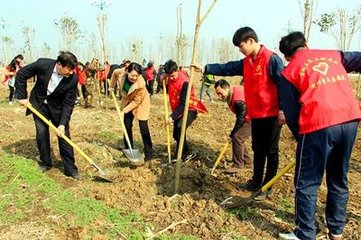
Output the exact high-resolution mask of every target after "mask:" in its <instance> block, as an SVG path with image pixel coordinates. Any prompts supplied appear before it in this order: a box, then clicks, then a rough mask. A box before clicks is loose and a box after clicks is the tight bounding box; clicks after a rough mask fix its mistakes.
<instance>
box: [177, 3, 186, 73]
mask: <svg viewBox="0 0 361 240" xmlns="http://www.w3.org/2000/svg"><path fill="white" fill-rule="evenodd" d="M182 18H183V13H182V3H180V4H179V6H178V7H177V37H176V44H177V62H178V65H179V66H182V65H183V62H184V54H185V48H186V47H187V42H188V39H187V38H186V36H185V35H184V33H183V19H182Z"/></svg>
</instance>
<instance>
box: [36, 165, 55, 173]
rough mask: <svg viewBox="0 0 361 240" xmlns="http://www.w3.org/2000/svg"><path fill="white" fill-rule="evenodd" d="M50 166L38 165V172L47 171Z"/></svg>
mask: <svg viewBox="0 0 361 240" xmlns="http://www.w3.org/2000/svg"><path fill="white" fill-rule="evenodd" d="M51 168H52V167H51V166H46V165H39V166H38V169H39V170H40V172H46V171H49V170H50V169H51Z"/></svg>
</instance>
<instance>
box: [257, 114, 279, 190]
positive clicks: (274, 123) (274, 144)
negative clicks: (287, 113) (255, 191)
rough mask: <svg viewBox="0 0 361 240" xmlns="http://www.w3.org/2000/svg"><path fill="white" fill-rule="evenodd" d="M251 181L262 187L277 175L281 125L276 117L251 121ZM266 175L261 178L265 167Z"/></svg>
mask: <svg viewBox="0 0 361 240" xmlns="http://www.w3.org/2000/svg"><path fill="white" fill-rule="evenodd" d="M251 122H252V150H253V152H254V157H253V181H254V182H255V183H256V184H260V185H263V184H265V183H267V182H268V181H269V180H271V179H272V178H273V177H274V176H276V174H277V169H278V163H279V157H278V142H279V139H280V133H281V125H280V124H279V122H278V116H273V117H267V118H258V119H252V120H251ZM266 159H267V167H266V175H265V177H264V178H263V174H264V168H265V165H266Z"/></svg>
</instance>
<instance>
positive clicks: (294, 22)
mask: <svg viewBox="0 0 361 240" xmlns="http://www.w3.org/2000/svg"><path fill="white" fill-rule="evenodd" d="M91 2H92V1H90V0H61V1H53V0H17V1H14V2H12V1H9V0H0V3H1V4H0V5H1V8H0V21H1V18H3V19H4V20H5V22H6V23H7V24H8V25H7V26H6V27H5V29H2V28H0V30H1V32H0V34H1V36H3V35H4V34H6V35H7V36H10V37H11V38H12V39H14V44H13V48H12V49H10V51H11V52H12V53H13V54H16V53H17V51H18V49H19V47H21V46H23V45H24V37H23V35H22V31H21V29H22V26H24V25H27V26H29V27H31V28H33V29H35V39H34V42H35V43H34V45H35V46H37V48H40V46H41V45H42V44H43V43H44V42H46V43H47V44H48V45H50V46H51V47H52V49H56V52H57V51H58V50H61V49H58V48H59V42H60V39H61V35H60V32H59V30H58V29H57V28H55V27H54V24H53V22H54V19H60V18H61V17H62V16H64V14H67V15H68V16H70V17H73V18H75V19H76V20H77V21H78V23H79V25H80V29H81V30H82V31H84V32H87V33H95V34H96V35H97V36H98V32H99V31H98V26H97V20H96V16H97V13H98V11H99V9H98V7H96V6H94V5H92V4H91ZM180 2H182V3H183V31H184V33H185V34H186V35H187V36H189V37H190V38H193V33H194V23H195V14H196V8H197V4H198V1H197V0H183V1H179V0H128V1H123V0H112V1H111V4H110V5H109V6H108V7H107V8H106V10H105V11H106V12H107V15H108V27H107V32H108V40H109V43H110V44H111V45H112V46H117V45H119V46H120V45H121V44H124V42H125V41H131V40H132V39H134V38H136V37H139V38H142V41H143V44H144V50H145V51H147V49H148V48H149V47H148V46H149V45H152V46H154V44H156V42H159V41H160V36H162V35H163V36H165V35H173V36H174V35H175V34H176V31H177V28H176V26H177V24H176V21H177V20H176V8H177V6H178V4H179V3H180ZM5 3H6V4H5ZM209 3H210V0H203V6H204V8H206V7H208V6H209ZM360 4H361V1H360V0H342V1H341V0H319V1H318V6H317V9H316V14H315V18H317V17H319V16H320V14H321V13H325V12H331V11H334V10H336V9H338V8H345V9H348V10H350V11H351V10H353V9H355V8H356V7H357V6H360ZM204 12H205V10H203V13H204ZM289 24H290V26H291V28H292V29H294V30H301V31H302V17H301V13H300V8H299V5H298V0H252V1H245V0H218V1H217V3H216V5H215V7H214V8H213V10H212V12H211V13H210V15H209V16H208V18H207V19H206V20H205V21H204V23H203V25H202V28H201V39H203V40H204V41H212V40H213V39H216V38H221V37H223V38H226V39H229V41H230V42H231V39H232V36H233V33H234V32H235V31H236V30H237V29H238V28H239V27H242V26H250V27H252V28H253V29H255V30H256V32H257V34H258V36H259V38H260V41H261V43H263V44H265V45H266V46H267V47H268V48H270V49H274V50H275V49H276V48H277V47H278V42H279V39H280V37H282V36H283V35H285V34H286V33H287V28H288V25H289ZM360 42H361V41H360V34H358V35H357V36H355V39H354V42H353V45H352V50H360V48H361V43H360ZM99 44H100V41H99ZM310 45H311V47H313V48H335V47H336V45H335V42H334V40H333V39H332V38H331V37H330V36H328V35H326V34H323V33H320V32H319V28H318V27H317V26H313V29H312V33H311V38H310ZM207 50H208V51H209V49H200V51H207ZM235 51H237V49H236V48H235ZM37 57H39V56H37ZM240 57H241V56H240ZM119 58H121V57H119ZM116 60H117V61H118V60H120V59H116Z"/></svg>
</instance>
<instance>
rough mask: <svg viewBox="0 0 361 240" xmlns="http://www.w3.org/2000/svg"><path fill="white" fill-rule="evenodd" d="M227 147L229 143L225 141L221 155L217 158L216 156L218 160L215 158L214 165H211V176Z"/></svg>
mask: <svg viewBox="0 0 361 240" xmlns="http://www.w3.org/2000/svg"><path fill="white" fill-rule="evenodd" d="M228 146H229V141H227V142H226V144H225V145H224V147H223V148H222V150H221V153H220V154H219V156H218V158H217V160H216V162H215V163H214V165H213V168H212V171H211V174H213V172H214V170H216V167H217V166H218V164H219V163H220V161H221V160H222V158H223V155H224V153H225V152H226V150H227V148H228Z"/></svg>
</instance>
